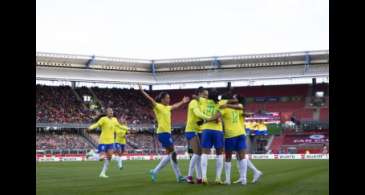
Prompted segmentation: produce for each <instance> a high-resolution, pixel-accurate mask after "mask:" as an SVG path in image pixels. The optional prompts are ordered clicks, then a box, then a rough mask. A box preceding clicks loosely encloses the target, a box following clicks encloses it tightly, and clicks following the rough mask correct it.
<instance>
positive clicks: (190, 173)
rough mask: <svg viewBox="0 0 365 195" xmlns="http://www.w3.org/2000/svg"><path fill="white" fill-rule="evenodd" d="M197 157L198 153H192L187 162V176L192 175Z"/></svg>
mask: <svg viewBox="0 0 365 195" xmlns="http://www.w3.org/2000/svg"><path fill="white" fill-rule="evenodd" d="M198 159H199V155H197V154H193V156H192V157H191V159H190V163H189V171H188V176H193V172H194V168H195V164H196V162H197V160H198Z"/></svg>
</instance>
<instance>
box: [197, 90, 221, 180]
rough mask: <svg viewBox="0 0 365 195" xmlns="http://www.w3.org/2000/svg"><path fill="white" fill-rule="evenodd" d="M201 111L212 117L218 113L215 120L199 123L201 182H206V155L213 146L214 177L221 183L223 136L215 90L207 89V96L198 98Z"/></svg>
mask: <svg viewBox="0 0 365 195" xmlns="http://www.w3.org/2000/svg"><path fill="white" fill-rule="evenodd" d="M199 103H200V109H201V111H202V112H203V113H204V114H205V115H207V116H209V117H214V116H216V115H217V114H218V118H217V120H215V121H206V122H205V123H203V124H202V125H201V127H200V128H201V129H202V130H203V131H202V140H201V147H202V155H201V168H202V177H203V178H202V183H203V184H208V179H207V168H208V155H209V154H210V149H211V148H212V147H213V146H214V148H215V151H216V161H217V162H216V179H215V182H216V183H217V184H223V182H222V181H221V174H222V170H223V158H224V156H223V149H224V140H223V139H224V138H223V127H222V122H221V119H220V114H219V105H218V93H217V91H216V90H214V89H213V90H211V91H209V98H208V99H207V98H203V97H201V98H200V99H199Z"/></svg>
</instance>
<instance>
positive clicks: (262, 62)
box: [36, 50, 329, 88]
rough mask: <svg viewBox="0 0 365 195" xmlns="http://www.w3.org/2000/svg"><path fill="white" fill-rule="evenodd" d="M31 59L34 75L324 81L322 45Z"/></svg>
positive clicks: (166, 81) (164, 81)
mask: <svg viewBox="0 0 365 195" xmlns="http://www.w3.org/2000/svg"><path fill="white" fill-rule="evenodd" d="M36 59H37V61H36V62H37V66H36V69H37V73H36V75H37V80H56V81H57V80H61V81H77V82H97V83H119V84H123V83H124V84H136V83H142V84H145V85H161V86H162V85H170V86H171V85H173V84H184V83H185V84H186V83H197V82H198V83H199V82H200V83H201V82H206V83H211V82H225V83H226V82H228V81H232V82H233V81H234V82H238V83H241V84H242V85H258V84H257V83H261V84H265V81H266V83H275V81H274V80H275V79H276V80H277V81H278V79H279V80H281V82H277V83H282V84H285V83H286V84H295V83H296V82H295V81H298V79H299V80H301V82H302V83H303V82H304V83H308V82H311V79H312V78H317V79H319V80H320V81H322V82H328V76H329V63H328V60H329V51H328V50H320V51H308V52H287V53H270V54H251V55H232V56H216V57H214V56H213V57H201V58H177V59H157V60H149V59H131V58H116V57H101V56H87V55H71V54H56V53H42V52H38V53H37V56H36ZM304 80H305V81H304ZM301 82H299V83H301ZM255 83H256V84H255ZM180 88H181V85H180Z"/></svg>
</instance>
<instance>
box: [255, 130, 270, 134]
mask: <svg viewBox="0 0 365 195" xmlns="http://www.w3.org/2000/svg"><path fill="white" fill-rule="evenodd" d="M255 134H256V135H268V131H267V130H265V131H256V133H255Z"/></svg>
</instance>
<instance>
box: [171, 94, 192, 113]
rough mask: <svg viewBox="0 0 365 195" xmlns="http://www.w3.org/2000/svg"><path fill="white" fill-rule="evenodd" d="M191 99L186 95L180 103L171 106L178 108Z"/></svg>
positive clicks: (172, 108)
mask: <svg viewBox="0 0 365 195" xmlns="http://www.w3.org/2000/svg"><path fill="white" fill-rule="evenodd" d="M189 100H190V98H189V97H186V96H185V97H184V98H183V99H182V100H181V101H180V102H178V103H176V104H174V105H172V106H171V110H174V109H177V108H179V107H180V106H182V105H183V104H185V103H188V102H189Z"/></svg>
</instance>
